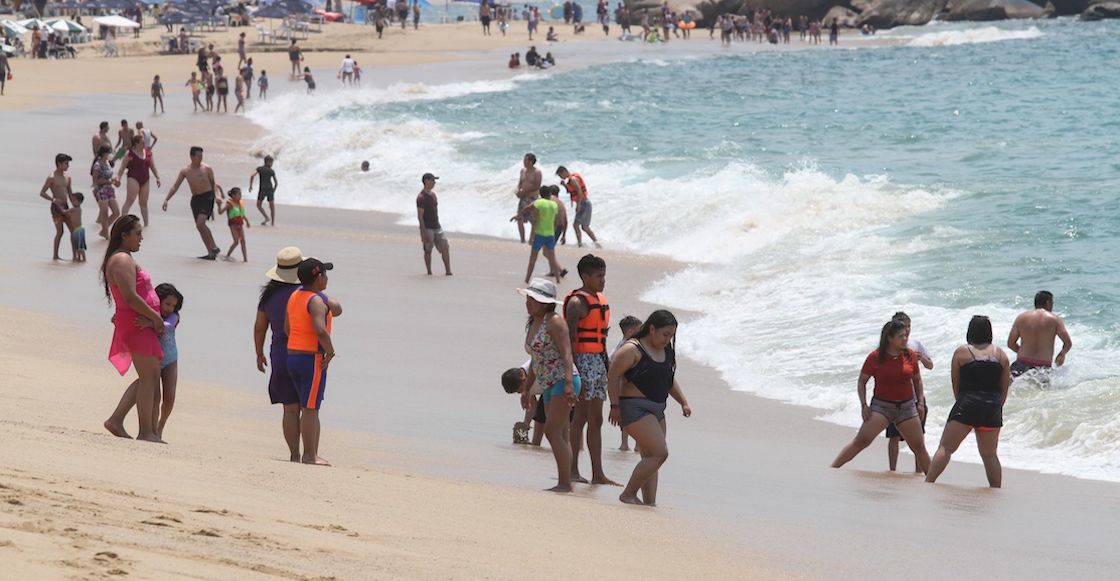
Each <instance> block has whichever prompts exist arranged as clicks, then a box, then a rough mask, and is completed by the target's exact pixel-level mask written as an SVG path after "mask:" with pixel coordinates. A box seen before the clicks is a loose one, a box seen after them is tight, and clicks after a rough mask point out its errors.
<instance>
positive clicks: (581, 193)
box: [564, 172, 587, 202]
mask: <svg viewBox="0 0 1120 581" xmlns="http://www.w3.org/2000/svg"><path fill="white" fill-rule="evenodd" d="M564 188H565V189H567V190H568V194H569V195H571V196H572V201H573V202H580V201H583V200H586V199H587V182H585V181H583V176H581V175H579V174H578V173H575V172H572V173H570V174H568V180H567V181H565V182H564Z"/></svg>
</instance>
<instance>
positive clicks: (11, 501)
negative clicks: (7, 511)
mask: <svg viewBox="0 0 1120 581" xmlns="http://www.w3.org/2000/svg"><path fill="white" fill-rule="evenodd" d="M4 502H7V503H8V504H10V505H12V506H23V502H21V501H20V500H19V499H18V498H9V499H7V500H5V501H4Z"/></svg>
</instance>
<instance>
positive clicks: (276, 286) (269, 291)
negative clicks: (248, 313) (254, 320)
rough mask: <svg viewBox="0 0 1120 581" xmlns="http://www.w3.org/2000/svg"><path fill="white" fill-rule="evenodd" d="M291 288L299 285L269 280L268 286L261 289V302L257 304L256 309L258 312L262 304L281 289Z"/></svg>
mask: <svg viewBox="0 0 1120 581" xmlns="http://www.w3.org/2000/svg"><path fill="white" fill-rule="evenodd" d="M291 286H299V285H298V284H295V283H290V282H280V281H278V280H272V279H269V280H268V284H266V285H264V286H262V287H261V300H260V301H259V302H258V303H257V309H258V310H260V309H261V308H262V307H264V303H265V302H266V301H268V299H269V298H271V297H272V295H273V293H275V292H276V291H278V290H280V289H282V288H288V287H291Z"/></svg>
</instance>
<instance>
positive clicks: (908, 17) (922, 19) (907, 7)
mask: <svg viewBox="0 0 1120 581" xmlns="http://www.w3.org/2000/svg"><path fill="white" fill-rule="evenodd" d="M947 2H948V0H874V2H872V3H871V6H868V7H867V10H865V11H864V12H863V14H861V15H860V19H859V24H860V25H861V26H862V25H864V24H870V25H871V26H874V27H875V28H893V27H895V26H906V25H913V26H920V25H923V24H928V23H929V21H930V20H933V17H934V16H936V15H938V14H940V13H941V11H943V10H944V9H945V4H946V3H947Z"/></svg>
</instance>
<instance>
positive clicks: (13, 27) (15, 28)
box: [0, 20, 31, 36]
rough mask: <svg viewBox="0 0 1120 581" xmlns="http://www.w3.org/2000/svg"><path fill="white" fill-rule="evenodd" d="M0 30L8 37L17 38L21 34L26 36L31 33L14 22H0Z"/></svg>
mask: <svg viewBox="0 0 1120 581" xmlns="http://www.w3.org/2000/svg"><path fill="white" fill-rule="evenodd" d="M0 28H3V29H4V31H5V32H6V33H8V35H9V36H19V35H21V34H27V33H28V32H31V31H30V30H28V29H27V28H26V27H24V26H23V25H22V24H20V23H18V22H16V21H14V20H0Z"/></svg>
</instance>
